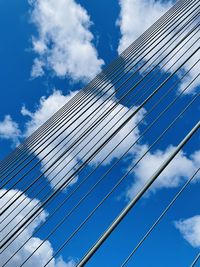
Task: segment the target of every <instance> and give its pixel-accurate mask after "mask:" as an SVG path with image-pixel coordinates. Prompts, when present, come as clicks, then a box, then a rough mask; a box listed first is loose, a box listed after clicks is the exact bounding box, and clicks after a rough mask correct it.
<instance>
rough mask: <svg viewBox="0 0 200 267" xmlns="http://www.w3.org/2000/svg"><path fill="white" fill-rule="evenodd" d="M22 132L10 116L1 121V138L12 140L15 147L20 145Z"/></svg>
mask: <svg viewBox="0 0 200 267" xmlns="http://www.w3.org/2000/svg"><path fill="white" fill-rule="evenodd" d="M20 135H21V131H20V129H19V126H18V124H17V123H16V122H15V121H13V119H12V118H11V116H10V115H6V116H5V117H4V120H3V121H0V138H2V139H10V140H11V141H12V143H13V145H14V146H16V145H18V144H19V138H20Z"/></svg>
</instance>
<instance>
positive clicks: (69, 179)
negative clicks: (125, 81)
mask: <svg viewBox="0 0 200 267" xmlns="http://www.w3.org/2000/svg"><path fill="white" fill-rule="evenodd" d="M199 50H200V47H198V48H197V49H196V50H195V51H194V52H193V53H192V54H191V55H190V56H189V57H188V58H187V59H186V60H184V62H183V63H182V64H181V65H180V66H179V67H178V68H177V69H176V70H175V71H174V73H173V74H171V75H170V76H169V77H168V78H167V79H166V80H165V81H164V82H163V83H162V84H161V85H160V86H158V87H157V89H156V90H155V91H154V92H153V93H151V94H150V96H149V97H148V98H146V99H145V100H144V101H143V103H142V104H141V105H140V106H139V107H138V108H136V110H135V111H134V112H133V113H132V114H131V115H130V116H129V117H128V118H127V119H126V120H125V121H124V122H123V123H122V124H121V125H120V126H119V127H118V128H117V129H116V130H115V131H114V132H113V133H112V134H111V135H110V136H109V137H108V138H107V139H106V140H105V141H104V142H103V143H102V144H101V145H100V146H99V147H98V148H97V149H96V150H95V151H94V152H93V153H92V154H91V155H90V156H89V157H88V158H87V159H86V161H85V162H84V163H82V164H81V165H80V166H79V167H78V168H77V169H76V170H75V171H74V173H73V174H72V175H70V177H69V178H68V179H67V181H64V182H63V183H62V184H61V185H60V186H59V187H58V188H57V189H56V190H55V191H54V192H53V193H52V194H51V195H50V196H49V197H48V198H47V199H46V200H45V201H44V202H43V203H42V204H41V206H40V207H38V208H37V209H36V210H35V211H34V212H33V213H32V214H31V215H30V217H29V218H28V219H26V221H25V222H24V223H23V224H22V225H21V226H19V227H18V229H17V230H15V232H14V233H13V234H11V236H10V238H12V237H13V236H15V235H16V234H17V232H18V231H19V230H20V229H21V228H22V227H23V226H25V225H26V224H27V222H28V221H29V220H30V219H31V218H32V217H33V216H34V215H35V214H37V213H38V212H39V211H40V210H41V209H42V208H43V206H45V205H46V204H47V202H48V201H49V200H50V199H52V198H53V196H54V195H57V194H58V192H59V191H60V190H62V189H63V187H64V186H65V185H66V184H67V182H68V181H70V182H71V180H72V179H73V177H74V176H75V175H77V173H79V172H80V171H81V170H82V169H83V168H84V166H85V165H86V164H87V163H89V162H90V161H91V160H92V159H93V158H94V157H95V156H96V155H97V154H98V153H99V152H100V151H101V150H102V149H103V147H105V145H106V144H107V143H108V142H109V141H110V140H111V139H112V138H113V137H114V136H116V134H117V133H118V132H119V131H120V130H121V129H122V128H123V127H124V126H125V125H126V124H127V123H128V122H129V121H130V120H131V119H132V118H133V117H134V116H135V114H137V112H138V111H140V110H141V108H142V107H143V106H144V105H145V104H146V103H148V101H149V100H150V99H151V98H152V97H153V96H154V95H155V94H156V93H157V92H158V91H159V90H160V89H161V88H162V87H163V86H164V85H165V84H166V83H167V82H168V81H169V80H170V78H171V77H173V76H174V74H176V73H177V71H178V70H179V69H181V68H182V67H183V66H184V64H185V63H186V62H187V61H188V60H189V59H190V58H192V57H193V56H194V55H195V53H196V52H197V51H199ZM10 238H9V239H7V240H6V241H4V243H3V245H2V246H1V249H2V248H3V247H4V246H5V245H6V244H7V243H8V242H9V240H10Z"/></svg>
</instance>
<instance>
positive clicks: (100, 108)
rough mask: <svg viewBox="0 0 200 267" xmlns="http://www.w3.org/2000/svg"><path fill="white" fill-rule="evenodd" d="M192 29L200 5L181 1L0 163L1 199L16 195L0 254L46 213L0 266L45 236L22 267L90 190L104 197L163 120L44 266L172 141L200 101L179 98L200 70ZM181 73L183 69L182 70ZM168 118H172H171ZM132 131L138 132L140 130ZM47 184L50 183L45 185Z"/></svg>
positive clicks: (198, 23) (5, 211) (197, 24)
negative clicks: (150, 154)
mask: <svg viewBox="0 0 200 267" xmlns="http://www.w3.org/2000/svg"><path fill="white" fill-rule="evenodd" d="M199 30H200V3H199V1H198V0H190V1H189V0H181V1H178V2H177V4H176V5H174V6H173V7H172V8H171V9H170V10H169V11H168V12H167V13H166V14H164V15H163V16H162V17H161V18H160V19H159V20H158V21H157V22H156V23H154V24H153V25H152V26H151V27H150V28H149V29H148V30H147V31H146V32H145V33H144V34H143V35H141V36H140V37H139V38H138V39H137V40H136V41H135V42H134V43H133V44H131V45H130V46H129V47H128V48H127V49H126V50H125V51H124V52H123V53H122V54H121V55H120V56H119V57H118V58H117V59H116V60H114V61H113V63H111V64H110V65H109V66H108V67H107V68H105V69H104V70H103V71H102V72H101V73H100V74H99V75H98V76H97V77H96V78H94V79H93V80H92V81H91V82H90V83H89V84H88V85H87V86H86V87H85V88H84V89H82V90H81V91H80V92H79V93H78V94H77V95H76V96H74V97H73V98H72V99H71V100H70V101H69V102H68V103H66V105H64V106H63V107H62V108H61V109H60V110H59V111H58V112H56V113H55V114H54V115H53V116H52V117H51V118H50V119H49V120H47V121H46V122H45V123H44V124H43V125H42V126H41V127H40V128H39V129H38V130H36V131H35V132H34V133H33V134H32V135H31V136H30V137H28V138H27V139H26V140H25V141H24V143H23V144H21V145H19V147H18V148H16V149H15V150H14V151H13V152H12V153H11V154H10V155H9V156H8V157H7V158H5V159H4V160H3V161H2V162H1V163H0V176H1V188H7V189H8V190H4V191H3V194H2V196H1V197H2V199H5V198H6V197H7V195H8V194H9V192H10V191H11V190H12V189H14V188H16V187H17V188H20V190H21V191H20V192H16V193H15V194H13V195H12V196H11V197H10V199H9V201H7V202H6V203H5V204H4V205H2V207H1V217H2V223H3V227H2V228H3V229H2V233H3V234H2V236H3V238H1V252H2V253H5V252H6V251H7V250H8V249H9V247H10V246H11V245H12V243H13V242H15V240H16V239H17V238H18V239H20V235H21V234H22V233H23V232H24V231H26V230H27V229H28V227H29V226H30V225H31V224H32V223H34V221H35V220H37V217H38V216H40V215H41V214H42V212H43V208H48V217H47V219H46V220H45V221H43V222H42V223H41V224H40V225H39V227H38V228H37V229H36V230H34V231H33V233H32V234H31V236H30V237H29V238H28V239H27V240H26V241H25V242H23V243H22V244H21V245H20V247H18V248H17V249H16V250H15V251H14V252H13V253H12V255H11V256H10V257H9V258H6V259H5V261H4V262H3V266H7V265H8V264H10V263H11V262H12V260H13V258H14V257H17V254H18V253H19V252H20V250H21V249H23V247H24V246H25V245H26V244H28V242H30V240H31V238H32V237H33V236H35V235H36V234H38V233H39V232H40V233H42V232H44V233H45V237H44V239H43V240H42V241H41V243H40V244H39V245H38V246H37V248H35V250H34V251H33V252H31V253H30V255H28V257H27V258H26V259H25V260H24V261H23V262H22V263H21V265H20V266H23V265H25V264H26V263H27V262H28V261H29V260H30V259H31V257H33V255H34V253H37V251H38V250H39V249H41V247H42V246H43V244H44V243H45V242H46V241H47V240H49V239H50V238H52V237H53V236H56V233H57V232H59V231H61V227H63V225H65V224H66V222H67V221H68V220H69V219H70V217H71V216H72V214H73V213H74V212H75V211H76V210H78V208H79V207H81V205H84V201H85V200H87V199H88V198H89V197H90V195H91V194H92V193H94V192H95V194H97V195H99V196H101V190H99V191H98V188H99V187H100V188H101V183H103V182H105V181H108V180H109V175H110V174H111V173H112V171H113V170H115V171H116V170H120V163H121V162H122V161H123V160H124V158H125V157H126V156H127V155H130V153H132V154H136V153H137V150H138V149H139V145H140V143H141V141H142V140H143V138H145V136H146V135H148V134H150V133H151V132H152V129H153V127H155V126H156V125H159V124H160V122H162V124H163V125H164V127H163V130H162V132H161V133H160V134H159V135H158V136H157V138H156V139H155V140H154V141H153V142H152V143H151V144H150V145H149V147H147V149H146V150H144V151H142V152H141V153H140V154H139V156H137V158H136V160H135V161H134V163H133V164H132V165H131V166H130V167H129V169H128V170H127V171H126V172H125V173H123V174H122V175H121V172H120V171H119V177H117V179H116V180H115V184H114V185H113V186H112V187H111V188H109V187H108V190H107V192H106V194H105V196H104V197H101V200H100V201H99V203H98V204H97V205H95V206H94V208H93V209H92V210H91V211H90V212H89V213H88V215H87V216H86V217H85V218H84V219H81V223H80V224H79V225H78V226H77V227H76V228H75V230H73V231H72V233H71V234H70V235H69V236H65V238H64V240H63V241H60V240H59V246H58V248H57V250H56V251H55V253H54V255H53V256H52V257H50V258H49V260H48V262H46V263H45V264H44V266H47V265H48V264H50V262H51V261H52V260H53V258H54V257H56V256H58V255H59V254H60V252H61V251H62V250H63V248H64V247H66V246H67V245H68V244H69V242H70V241H71V240H72V239H73V238H74V237H75V236H76V235H77V234H78V233H79V232H80V231H81V230H82V231H83V229H84V226H85V225H86V224H87V223H88V222H89V221H90V220H91V219H92V216H93V215H94V214H96V212H97V210H99V209H100V207H101V206H103V204H104V203H105V202H106V201H107V200H108V199H109V198H110V196H111V195H112V194H114V193H115V191H116V190H117V189H118V188H119V187H120V186H121V185H122V184H123V182H126V180H127V177H128V176H129V175H130V174H131V173H133V172H134V168H135V167H136V166H137V165H138V164H139V163H140V161H142V160H145V156H146V155H147V154H148V152H149V151H151V149H152V148H154V147H156V145H158V144H159V142H160V141H161V140H162V139H163V138H165V136H166V134H167V133H168V132H170V131H171V132H172V135H173V130H174V129H175V126H176V124H177V123H182V122H183V121H184V116H185V114H186V113H187V112H188V111H189V110H191V109H192V108H193V107H194V105H195V104H196V103H197V102H198V101H199V96H200V95H199V93H198V92H196V93H194V94H193V95H192V97H191V99H190V100H189V101H188V102H184V104H182V103H180V102H181V99H182V98H183V95H184V94H185V93H187V92H188V91H189V90H190V89H191V87H192V86H193V85H194V84H195V83H196V82H197V81H199V80H200V79H199V76H200V72H199V71H198V72H197V74H196V76H194V77H193V78H192V79H190V80H189V82H188V79H187V77H188V76H189V75H190V73H191V72H192V71H193V70H194V69H198V70H199V69H200V51H199V50H200V47H199V41H200V35H199ZM186 66H187V70H186V71H183V69H184V68H186ZM183 81H184V82H185V81H187V82H186V83H184V88H182V87H181V89H180V90H179V91H178V93H177V92H176V89H177V87H179V86H180V84H181V83H182V82H183ZM174 92H176V93H174ZM180 106H181V109H180ZM179 109H180V111H179ZM157 110H160V112H158V111H157ZM171 110H173V111H174V110H175V111H176V112H171ZM177 111H178V112H177ZM155 113H156V116H155ZM171 113H172V114H173V113H174V117H172V118H171ZM153 114H154V116H153ZM169 114H170V115H169ZM166 117H168V119H167V120H166ZM165 121H167V123H165ZM144 122H148V123H146V124H145V123H144ZM144 125H145V127H146V128H144ZM139 127H142V128H144V130H143V131H139ZM199 128H200V121H197V122H195V123H194V127H193V129H190V131H189V133H188V134H187V135H186V136H185V137H184V138H183V139H182V140H180V143H179V144H178V145H177V147H176V149H175V151H174V152H173V153H172V154H171V155H170V156H169V157H168V159H167V160H166V161H164V162H163V164H162V165H161V166H158V170H157V171H156V172H155V173H154V175H153V176H152V177H150V178H149V180H148V182H147V183H146V184H145V185H144V186H143V187H142V188H141V190H140V191H139V192H138V194H137V195H136V196H135V197H134V198H133V200H132V201H130V203H129V204H128V205H127V206H126V207H125V208H124V209H123V210H122V211H121V212H120V214H119V215H118V216H117V217H116V218H115V219H114V220H113V222H112V223H111V225H110V226H109V227H108V228H107V230H106V231H105V232H104V234H103V235H101V237H100V238H99V239H98V241H97V242H95V244H94V245H93V246H92V247H91V248H90V249H89V250H88V252H87V253H86V254H85V256H84V257H83V258H82V260H81V261H80V262H79V263H78V264H77V266H84V265H85V264H86V263H87V262H88V260H89V259H90V258H91V257H92V256H93V254H94V253H95V252H96V251H97V250H98V248H99V247H100V246H101V245H102V244H103V242H104V241H105V240H106V239H107V238H108V237H109V236H110V234H111V233H112V231H113V230H114V229H115V228H116V227H117V226H118V225H119V223H120V222H121V221H122V220H123V219H124V217H125V216H126V215H127V214H128V212H129V211H130V210H131V209H132V208H133V207H134V205H135V204H136V203H137V202H138V201H139V200H140V198H141V197H142V196H143V195H144V193H145V192H146V191H147V190H148V189H149V188H150V186H152V184H153V183H154V181H155V180H156V179H157V178H158V177H159V175H160V174H161V173H162V172H163V170H164V169H165V168H166V167H167V166H168V164H169V163H170V162H172V160H173V159H174V158H175V156H176V155H177V154H178V152H179V151H180V150H181V149H182V148H183V147H184V146H185V145H186V143H188V141H189V140H190V139H191V138H192V137H193V135H194V134H196V132H197V131H199ZM127 144H128V145H127ZM113 155H115V156H113ZM116 155H117V156H116ZM113 158H114V159H115V160H113ZM106 163H107V164H106ZM108 163H109V167H108ZM199 167H200V166H199ZM101 168H103V173H102V169H101ZM98 172H99V173H100V177H98V176H99V174H98ZM198 172H199V169H197V170H196V171H195V173H194V174H192V176H191V178H189V180H188V181H187V182H186V184H185V185H184V186H183V187H182V188H181V190H180V191H179V192H178V193H177V195H176V196H175V197H174V198H173V200H172V202H170V204H169V205H168V206H167V208H166V209H165V210H164V211H163V213H162V214H161V215H160V217H159V218H158V219H157V220H156V222H155V223H154V224H153V226H152V227H151V228H150V229H149V231H148V232H147V234H146V235H144V237H143V238H142V239H141V241H140V242H139V243H138V245H137V246H136V248H135V249H134V250H133V251H132V252H131V253H130V255H129V256H128V257H127V259H126V260H125V261H124V263H123V264H122V266H125V264H127V263H128V261H129V259H130V258H131V257H132V256H133V254H134V253H135V252H136V250H137V249H138V248H139V247H140V246H141V245H142V243H143V242H144V241H145V239H146V238H147V237H148V236H149V234H150V233H151V232H152V230H153V229H154V228H155V227H156V225H157V224H158V223H159V222H160V220H161V219H162V218H163V217H164V215H165V214H166V213H167V211H168V210H169V208H171V207H172V205H173V204H174V202H175V201H176V200H177V198H178V197H179V196H180V195H181V194H182V192H183V191H184V190H185V188H186V187H187V186H188V184H189V183H190V182H191V181H192V180H193V179H194V178H195V176H197V174H198ZM44 177H45V178H47V179H48V181H49V182H50V184H51V187H49V183H46V182H45V179H44ZM77 178H78V182H76V180H77ZM91 181H92V182H91ZM93 181H94V183H93ZM75 182H76V183H75ZM72 184H73V186H72ZM84 187H87V190H86V193H84V194H83V196H82V195H81V193H80V192H81V189H82V188H84ZM66 188H67V191H66ZM63 194H65V195H64V197H63ZM26 195H30V196H31V198H32V199H28V198H27V196H26ZM35 198H38V199H40V202H36V203H35V202H34V201H33V199H35ZM27 199H28V200H27ZM70 201H72V204H71V202H70ZM16 203H17V209H16ZM68 203H70V204H69V207H72V208H71V209H70V211H66V210H67V209H66V206H65V205H68ZM30 207H31V208H30ZM26 210H28V211H27V212H26ZM22 212H23V217H22V218H21V219H20V221H19V222H18V223H17V224H14V225H13V222H12V218H13V216H19V215H20V214H21V213H22ZM86 213H87V211H86ZM58 215H59V221H58V222H56V224H55V225H53V224H52V225H51V226H50V227H46V225H47V224H48V222H49V221H52V220H55V218H57V217H58ZM55 221H56V220H55ZM8 229H9V232H8ZM198 258H199V255H198V256H197V258H196V259H195V260H194V263H193V264H192V265H191V266H194V264H195V263H196V262H197V261H198Z"/></svg>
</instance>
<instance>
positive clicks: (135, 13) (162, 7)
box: [117, 0, 200, 94]
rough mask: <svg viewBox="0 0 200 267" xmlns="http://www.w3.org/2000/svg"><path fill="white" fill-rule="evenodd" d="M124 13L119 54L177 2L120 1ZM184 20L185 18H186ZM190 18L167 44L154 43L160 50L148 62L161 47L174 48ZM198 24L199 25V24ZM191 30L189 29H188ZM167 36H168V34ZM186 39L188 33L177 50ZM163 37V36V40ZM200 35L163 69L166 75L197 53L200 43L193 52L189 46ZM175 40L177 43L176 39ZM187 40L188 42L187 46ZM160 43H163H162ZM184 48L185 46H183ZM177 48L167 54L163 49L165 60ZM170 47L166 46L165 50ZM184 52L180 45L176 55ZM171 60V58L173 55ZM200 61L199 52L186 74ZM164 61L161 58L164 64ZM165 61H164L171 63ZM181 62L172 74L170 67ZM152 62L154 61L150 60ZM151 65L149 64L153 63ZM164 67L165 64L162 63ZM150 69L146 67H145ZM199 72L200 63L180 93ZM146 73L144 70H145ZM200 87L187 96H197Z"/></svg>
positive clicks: (149, 55) (194, 38) (153, 0)
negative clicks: (181, 30)
mask: <svg viewBox="0 0 200 267" xmlns="http://www.w3.org/2000/svg"><path fill="white" fill-rule="evenodd" d="M119 3H120V7H121V11H120V17H119V19H118V22H117V24H118V25H119V27H120V31H121V39H120V41H119V46H118V52H119V53H121V52H122V51H123V50H124V49H125V48H127V47H128V46H129V45H130V44H131V43H132V42H133V41H135V39H136V38H137V37H139V36H140V35H141V34H142V33H143V32H144V31H145V30H146V29H147V28H149V27H150V26H151V25H152V24H153V23H154V22H155V21H156V20H157V19H158V18H159V17H161V15H163V14H164V13H165V12H166V11H167V10H168V9H169V8H170V7H171V6H172V4H173V3H174V1H161V0H158V1H155V0H141V1H137V0H119ZM193 10H194V11H196V8H195V7H194V8H193ZM182 19H183V18H182ZM187 20H189V18H187V17H185V19H184V20H183V22H182V24H180V25H179V26H178V27H177V28H176V30H174V31H173V32H172V33H168V34H167V36H166V37H165V39H164V40H163V41H161V37H159V39H158V40H157V41H154V45H156V44H157V47H156V48H154V49H153V51H151V52H150V53H149V54H148V55H147V56H145V60H149V59H150V57H151V56H152V55H153V54H154V53H155V52H156V51H157V50H158V49H159V48H161V46H163V45H165V44H170V42H171V41H170V39H171V38H172V35H174V34H175V31H177V32H178V30H179V29H180V28H181V27H182V26H183V23H185V22H186V21H187ZM196 23H197V22H196ZM187 26H188V25H187ZM193 26H194V24H193V25H192V26H190V27H189V28H188V29H187V32H189V30H191V29H192V27H193ZM165 35H166V33H165ZM185 35H186V32H185V33H184V35H181V36H180V37H179V38H178V39H177V40H176V41H175V42H174V44H173V46H175V45H177V44H178V42H179V41H180V40H181V39H182V38H183V37H184V36H185ZM162 37H163V36H162ZM198 37H199V36H198V34H196V36H195V37H193V38H192V39H191V40H190V42H189V43H188V44H187V45H185V46H184V47H183V48H182V49H181V51H180V52H178V53H177V55H176V56H175V57H174V58H173V59H172V60H170V62H169V63H168V64H167V65H166V66H165V67H164V68H163V70H164V71H169V72H172V71H174V70H175V69H177V68H178V66H180V65H181V63H183V61H184V60H185V59H186V58H187V57H188V56H189V55H190V54H191V53H192V52H193V51H195V49H197V48H198V43H199V41H198V42H197V43H196V45H194V46H193V47H192V48H190V50H189V51H187V49H188V48H189V46H190V45H191V44H192V43H193V42H194V41H195V40H197V38H198ZM173 40H174V39H173ZM186 41H187V39H186V40H185V41H184V42H186ZM159 42H160V43H159ZM182 44H183V43H182ZM173 46H170V47H169V48H168V49H167V50H166V51H163V49H164V48H162V51H163V52H162V57H164V56H166V55H167V53H168V52H169V51H170V50H171V49H172V47H173ZM165 47H166V46H165ZM179 48H180V45H179V46H178V47H177V48H176V49H174V51H173V52H174V53H175V52H177V50H178V49H179ZM170 56H171V55H170ZM199 57H200V51H198V52H197V53H196V54H195V55H194V56H193V57H192V59H190V60H189V61H188V62H187V63H185V65H184V67H182V70H183V71H184V72H187V71H188V70H189V69H190V67H191V66H192V65H193V64H194V63H195V62H196V61H197V60H199ZM160 59H161V58H159V60H160ZM168 59H169V57H167V59H165V60H164V61H166V60H168ZM177 59H179V61H178V62H177V63H176V65H175V66H174V67H173V68H171V69H170V70H168V69H169V67H171V65H172V64H173V63H175V61H176V60H177ZM150 62H152V60H150ZM150 62H149V63H150ZM157 63H158V61H157V62H154V65H155V64H157ZM162 65H163V63H162ZM145 68H146V67H145ZM199 68H200V63H199V64H197V65H196V66H195V68H193V69H192V70H191V71H190V73H189V74H188V75H187V76H186V78H185V79H184V80H183V81H182V82H181V83H180V85H179V91H182V90H183V89H184V88H185V87H186V86H187V85H188V84H189V82H190V81H191V80H192V79H194V78H195V77H196V75H197V74H199ZM141 71H142V70H141ZM178 75H179V76H180V77H182V75H183V72H181V73H179V74H178ZM199 85H200V79H197V80H196V81H195V82H193V84H192V85H191V86H190V88H189V89H188V90H187V91H186V92H185V93H187V94H190V93H194V92H196V91H197V90H198V89H199Z"/></svg>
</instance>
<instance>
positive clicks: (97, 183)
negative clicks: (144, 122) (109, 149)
mask: <svg viewBox="0 0 200 267" xmlns="http://www.w3.org/2000/svg"><path fill="white" fill-rule="evenodd" d="M195 99H196V97H195V98H194V99H193V100H192V102H190V104H189V105H187V107H186V108H185V109H184V110H183V111H182V112H181V113H180V114H179V116H178V117H177V118H176V120H174V121H173V124H174V123H175V121H177V120H178V118H180V117H181V116H182V115H183V114H184V112H185V111H186V110H187V109H188V108H189V107H190V105H191V104H192V103H193V102H194V100H195ZM167 109H169V108H168V107H167V108H166V110H167ZM153 124H155V121H154V122H153V123H152V124H151V127H152V125H153ZM173 124H171V126H170V127H172V125H173ZM148 128H149V127H148ZM168 130H169V128H168V129H167V131H168ZM146 132H147V130H145V133H146ZM165 133H166V131H165V132H164V134H165ZM143 135H144V133H142V136H143ZM162 136H163V135H161V137H162ZM161 137H159V138H158V139H157V140H156V142H154V143H153V144H152V145H151V147H150V148H149V149H148V150H147V151H146V152H145V153H144V154H143V156H142V157H141V158H140V159H139V160H138V161H137V163H135V164H134V167H135V166H136V165H137V164H138V163H139V162H140V161H141V159H142V158H144V156H145V155H146V154H147V152H148V151H149V150H150V149H151V148H152V147H153V146H154V145H155V144H156V143H158V141H159V140H160V139H161ZM139 139H140V137H139V138H138V139H137V140H136V141H135V142H134V143H133V144H132V145H131V147H130V148H129V149H128V150H127V151H126V152H125V153H124V154H123V155H122V156H121V158H122V157H123V156H125V154H127V153H128V151H130V149H131V148H132V147H133V146H134V145H135V144H136V143H137V142H138V141H139ZM121 158H120V159H121ZM120 159H119V160H118V161H117V162H116V163H115V164H114V165H113V166H112V167H111V168H109V170H108V171H107V172H106V173H104V175H103V176H102V177H101V178H100V179H99V180H98V181H97V182H96V183H95V184H94V185H93V186H92V188H91V189H90V190H89V191H88V192H87V193H86V194H85V195H84V196H83V197H82V198H81V200H80V201H79V202H78V203H77V204H76V205H75V206H74V207H73V209H72V210H71V211H70V212H69V213H68V214H67V215H66V216H65V217H64V218H63V219H62V220H61V221H60V222H59V224H58V225H57V226H56V227H54V229H53V230H52V231H51V232H50V233H49V234H48V236H47V237H46V238H45V239H44V240H43V241H42V242H41V243H40V245H39V246H38V247H37V248H36V249H35V250H34V251H33V252H32V253H31V255H29V257H28V258H27V259H26V260H25V261H24V262H23V264H22V265H21V266H23V265H24V263H25V262H27V261H28V259H30V258H31V256H32V255H33V254H34V253H35V252H36V251H37V250H38V249H39V248H40V247H41V246H42V245H43V244H44V242H45V241H46V240H48V239H49V237H50V236H51V235H52V234H53V233H54V232H55V231H56V230H57V229H58V228H59V227H60V226H61V225H62V224H63V223H64V222H66V219H68V218H69V216H70V215H71V214H72V213H73V212H74V211H75V210H76V209H77V208H78V206H80V204H81V203H82V202H83V201H84V200H85V198H86V197H87V196H89V194H90V193H91V192H92V191H93V190H94V189H95V188H96V186H97V185H99V183H100V182H101V181H102V180H103V179H104V178H105V177H106V176H107V175H108V173H109V172H110V171H111V170H112V169H113V168H114V166H116V164H117V163H118V162H119V161H120ZM125 177H127V175H126V176H125ZM125 177H123V179H121V180H120V182H119V183H117V186H115V187H114V189H112V190H111V191H110V193H109V194H108V195H107V196H106V197H105V198H104V199H103V201H101V205H102V204H103V203H104V202H105V200H106V199H107V198H108V197H109V196H110V195H111V194H112V193H113V192H114V190H115V189H116V188H117V187H118V186H119V185H120V184H121V182H122V181H123V180H124V178H125ZM99 207H100V206H99ZM95 211H96V208H95ZM92 214H94V212H92ZM88 217H91V215H90V216H88ZM48 219H49V218H48ZM87 221H88V219H87ZM85 223H86V221H85V222H84V224H85ZM82 226H83V224H82V225H81V227H82ZM78 229H79V230H80V228H78ZM79 230H78V231H79ZM74 233H77V230H75V232H74ZM74 233H73V234H72V235H71V237H70V238H69V239H67V243H68V242H69V240H70V239H71V238H72V237H73V236H74ZM23 245H24V244H23ZM65 245H66V243H65ZM20 249H21V248H20ZM17 252H18V251H17ZM15 255H16V254H15ZM12 257H13V255H12ZM9 260H10V259H9Z"/></svg>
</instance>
